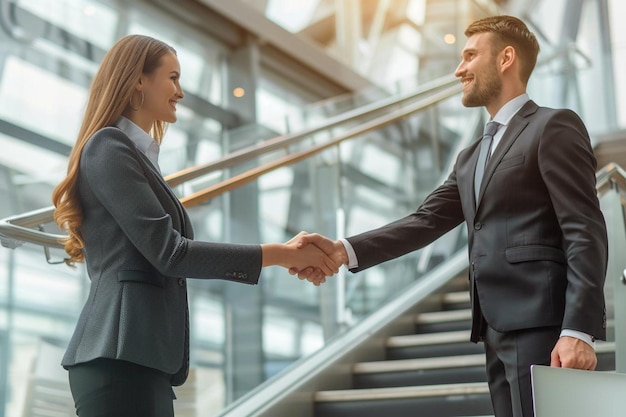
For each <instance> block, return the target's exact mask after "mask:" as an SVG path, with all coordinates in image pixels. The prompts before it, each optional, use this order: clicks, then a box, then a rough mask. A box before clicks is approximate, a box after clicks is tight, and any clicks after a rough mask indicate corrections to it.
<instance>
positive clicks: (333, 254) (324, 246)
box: [289, 232, 348, 283]
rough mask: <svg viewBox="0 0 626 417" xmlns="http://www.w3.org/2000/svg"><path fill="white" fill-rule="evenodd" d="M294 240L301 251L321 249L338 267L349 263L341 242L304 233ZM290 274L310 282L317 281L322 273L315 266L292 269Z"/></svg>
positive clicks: (315, 234)
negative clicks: (309, 248) (312, 248)
mask: <svg viewBox="0 0 626 417" xmlns="http://www.w3.org/2000/svg"><path fill="white" fill-rule="evenodd" d="M293 240H296V246H297V247H298V248H300V249H301V250H305V249H307V248H308V247H311V246H313V247H316V248H319V249H321V250H322V251H323V252H324V253H326V255H328V256H329V257H330V259H332V261H333V262H334V263H335V264H336V265H337V266H338V267H339V266H341V265H345V264H347V263H348V254H347V252H346V248H345V247H344V246H343V243H341V242H340V241H339V240H331V239H329V238H327V237H325V236H322V235H320V234H319V233H311V234H308V233H303V232H301V233H299V234H298V235H297V236H295V237H294V239H292V241H293ZM290 242H291V241H290ZM289 273H290V274H292V275H296V274H298V278H300V279H306V280H309V281H312V280H315V277H318V276H319V275H320V271H319V270H318V269H317V268H314V267H313V266H311V267H308V268H304V269H300V270H298V269H297V268H290V269H289ZM312 282H313V281H312ZM314 283H315V282H314Z"/></svg>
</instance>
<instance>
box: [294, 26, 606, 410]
mask: <svg viewBox="0 0 626 417" xmlns="http://www.w3.org/2000/svg"><path fill="white" fill-rule="evenodd" d="M465 35H466V36H467V37H468V39H467V43H466V45H465V48H464V49H463V52H462V60H461V63H460V65H459V66H458V68H457V69H456V72H455V75H456V76H457V77H459V78H460V80H461V82H462V83H463V85H464V89H463V99H462V102H463V104H464V105H465V106H467V107H476V106H484V107H485V108H486V110H487V112H488V113H489V115H490V116H491V119H492V121H495V122H498V124H497V125H496V127H497V131H496V133H495V135H494V136H493V139H491V138H490V139H489V140H491V141H492V143H491V144H489V142H488V141H487V142H485V144H486V145H485V146H484V147H485V151H484V152H488V151H489V150H490V154H491V156H490V158H488V162H486V164H485V165H484V175H480V172H481V171H482V170H483V168H482V167H478V166H477V163H478V160H479V159H480V160H485V159H486V158H487V156H488V154H487V153H485V155H480V153H481V148H482V147H483V146H482V145H481V143H482V142H484V141H477V142H476V143H474V144H473V145H471V146H469V147H468V148H466V149H465V150H463V151H462V152H460V154H459V155H458V158H457V160H456V163H455V166H454V169H453V171H452V173H451V174H450V176H449V177H448V179H447V180H446V181H445V182H444V183H443V184H442V185H441V186H440V187H438V188H437V189H436V190H434V191H433V192H432V193H431V194H430V195H429V196H428V197H427V198H426V200H425V201H424V203H423V204H422V206H421V207H419V208H418V210H417V211H416V212H415V213H412V214H410V215H409V216H407V217H405V218H403V219H400V220H397V221H395V222H392V223H390V224H388V225H386V226H383V227H381V228H379V229H376V230H372V231H369V232H365V233H362V234H359V235H356V236H353V237H349V238H347V239H344V240H336V241H331V240H329V239H327V238H324V237H323V236H320V235H317V234H312V235H308V236H306V237H304V238H302V240H301V242H300V244H301V245H305V244H307V243H314V244H316V245H318V246H320V247H321V248H322V249H323V250H324V251H326V252H327V253H329V254H330V255H331V256H332V257H334V258H335V259H336V260H339V261H341V262H342V263H344V264H347V265H348V267H349V269H350V270H351V271H353V272H357V271H361V270H363V269H366V268H368V267H371V266H373V265H376V264H379V263H381V262H384V261H387V260H390V259H393V258H396V257H399V256H401V255H403V254H406V253H408V252H411V251H414V250H416V249H419V248H422V247H424V246H425V245H427V244H429V243H431V242H432V241H434V240H435V239H437V238H438V237H440V236H441V235H443V234H444V233H446V232H447V231H449V230H451V229H452V228H454V227H455V226H457V225H458V224H460V223H461V222H463V221H465V223H466V225H467V228H468V240H469V262H470V268H469V274H470V283H471V299H472V314H473V318H472V333H471V340H472V341H474V342H478V341H483V342H484V346H485V352H486V364H487V365H486V367H487V376H488V382H489V389H490V393H491V399H492V404H493V408H494V411H495V415H496V416H497V417H509V416H512V417H532V416H533V407H532V396H531V382H530V365H531V364H544V365H548V364H550V365H552V366H561V367H568V368H579V369H589V370H592V369H595V366H596V363H597V359H596V355H595V350H594V340H595V339H603V338H604V337H605V326H606V324H605V321H606V319H605V306H604V296H603V286H604V277H605V273H606V259H607V237H606V227H605V223H604V218H603V216H602V213H601V212H600V208H599V203H598V199H597V196H596V189H595V169H596V161H595V158H594V156H593V151H592V148H591V145H590V141H589V137H588V134H587V131H586V129H585V126H584V125H583V123H582V121H581V120H580V118H579V117H578V116H577V115H576V114H575V113H573V112H572V111H569V110H555V109H548V108H544V107H539V106H537V105H536V104H535V103H534V102H532V101H531V100H529V98H528V95H527V94H526V85H527V82H528V79H529V77H530V74H531V73H532V71H533V68H534V66H535V63H536V60H537V55H538V53H539V45H538V43H537V40H536V38H535V36H534V35H533V34H532V33H531V32H530V31H529V30H528V28H527V27H526V25H525V24H524V23H523V22H522V21H520V20H519V19H517V18H515V17H510V16H495V17H488V18H485V19H482V20H479V21H476V22H474V23H472V24H471V25H470V26H469V27H468V28H467V30H466V32H465ZM489 148H490V149H489ZM475 174H477V175H478V177H479V178H476V179H475ZM480 179H482V181H481V180H480ZM475 180H476V183H475ZM475 191H476V192H475ZM292 272H295V271H292ZM307 276H308V275H307V271H306V270H305V271H301V272H300V277H301V278H306V277H307Z"/></svg>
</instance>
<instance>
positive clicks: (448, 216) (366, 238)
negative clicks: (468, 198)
mask: <svg viewBox="0 0 626 417" xmlns="http://www.w3.org/2000/svg"><path fill="white" fill-rule="evenodd" d="M463 219H464V217H463V209H462V207H461V199H460V197H459V190H458V187H457V181H456V169H455V170H453V171H452V173H451V174H450V175H449V176H448V178H447V179H446V181H445V182H444V183H443V184H442V185H441V186H439V187H438V188H436V189H435V190H434V191H433V192H432V193H431V194H430V195H429V196H428V197H427V198H426V200H424V202H423V203H422V205H421V206H420V207H419V208H418V209H417V210H416V211H415V212H413V213H411V214H409V215H408V216H406V217H404V218H402V219H399V220H396V221H394V222H392V223H389V224H387V225H385V226H382V227H380V228H377V229H374V230H371V231H368V232H364V233H361V234H358V235H355V236H352V237H349V238H347V240H348V242H349V243H350V245H351V246H352V248H353V249H354V252H355V254H356V257H357V260H358V263H359V266H358V267H357V268H351V269H350V271H352V272H358V271H362V270H364V269H366V268H370V267H372V266H374V265H378V264H380V263H382V262H385V261H388V260H391V259H395V258H398V257H400V256H402V255H405V254H407V253H409V252H412V251H415V250H418V249H421V248H423V247H424V246H426V245H428V244H430V243H432V242H433V241H435V240H436V239H437V238H439V237H440V236H442V235H444V234H445V233H446V232H448V231H450V230H452V229H453V228H454V227H456V226H458V225H459V224H460V223H461V222H462V221H463Z"/></svg>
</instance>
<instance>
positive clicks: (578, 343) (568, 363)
mask: <svg viewBox="0 0 626 417" xmlns="http://www.w3.org/2000/svg"><path fill="white" fill-rule="evenodd" d="M597 364H598V358H597V357H596V352H595V350H594V349H593V348H592V347H591V346H589V345H588V344H587V343H585V342H583V341H582V340H580V339H577V338H575V337H569V336H562V337H560V338H559V340H558V341H557V342H556V345H555V346H554V349H552V354H551V355H550V366H554V367H557V368H574V369H584V370H589V371H593V370H594V369H596V365H597Z"/></svg>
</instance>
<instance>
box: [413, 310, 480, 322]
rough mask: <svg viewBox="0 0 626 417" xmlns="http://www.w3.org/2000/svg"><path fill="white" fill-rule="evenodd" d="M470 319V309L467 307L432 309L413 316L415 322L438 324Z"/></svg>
mask: <svg viewBox="0 0 626 417" xmlns="http://www.w3.org/2000/svg"><path fill="white" fill-rule="evenodd" d="M471 319H472V311H471V310H470V309H469V308H466V309H462V310H447V311H432V312H428V313H420V314H418V315H416V316H415V323H416V324H418V325H424V324H439V323H447V322H451V321H466V320H471Z"/></svg>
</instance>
